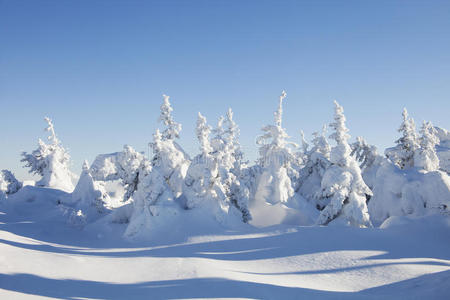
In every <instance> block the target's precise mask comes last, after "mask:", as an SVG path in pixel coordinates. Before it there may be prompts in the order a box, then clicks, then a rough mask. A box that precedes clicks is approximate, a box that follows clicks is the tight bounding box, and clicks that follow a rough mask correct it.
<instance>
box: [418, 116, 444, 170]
mask: <svg viewBox="0 0 450 300" xmlns="http://www.w3.org/2000/svg"><path fill="white" fill-rule="evenodd" d="M420 133H421V134H422V136H421V138H420V149H416V152H415V154H414V165H415V166H416V167H419V168H422V169H424V170H425V171H436V170H438V169H439V158H438V156H437V154H436V148H435V147H436V145H437V144H438V143H439V139H438V138H437V136H436V134H437V131H436V129H435V128H434V127H433V125H432V124H431V122H425V121H424V122H423V124H422V128H421V129H420Z"/></svg>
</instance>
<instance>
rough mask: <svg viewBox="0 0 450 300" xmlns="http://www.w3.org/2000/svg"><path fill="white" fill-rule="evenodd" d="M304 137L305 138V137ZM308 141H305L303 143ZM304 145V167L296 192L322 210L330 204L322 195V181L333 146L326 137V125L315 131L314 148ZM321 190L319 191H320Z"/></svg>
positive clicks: (328, 164)
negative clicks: (319, 130)
mask: <svg viewBox="0 0 450 300" xmlns="http://www.w3.org/2000/svg"><path fill="white" fill-rule="evenodd" d="M303 139H304V138H303ZM305 143H306V140H305V142H303V144H305ZM308 148H309V147H304V151H305V150H306V152H305V154H304V160H305V164H304V167H303V168H302V169H301V170H300V179H299V180H298V183H297V188H296V192H298V193H300V195H302V196H303V197H304V198H306V199H307V200H308V201H310V202H312V203H313V204H314V206H315V207H316V208H317V209H319V210H321V209H323V208H324V207H325V205H326V204H328V200H327V199H326V198H323V197H322V193H321V192H320V190H321V182H322V178H323V175H324V173H325V171H326V170H327V169H328V167H329V166H330V164H331V163H330V152H331V147H330V144H329V143H328V140H327V137H326V125H325V126H324V127H323V129H322V132H320V133H319V132H314V133H313V139H312V148H311V149H310V150H308ZM318 191H319V192H318Z"/></svg>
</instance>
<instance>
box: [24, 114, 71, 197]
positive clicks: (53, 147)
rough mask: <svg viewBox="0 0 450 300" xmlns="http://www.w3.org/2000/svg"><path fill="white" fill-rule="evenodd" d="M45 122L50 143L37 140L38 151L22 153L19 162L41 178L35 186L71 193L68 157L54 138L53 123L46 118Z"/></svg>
mask: <svg viewBox="0 0 450 300" xmlns="http://www.w3.org/2000/svg"><path fill="white" fill-rule="evenodd" d="M45 121H46V122H47V125H48V126H47V128H46V131H49V132H50V136H49V137H48V140H49V141H50V143H49V144H46V143H44V142H43V141H42V140H41V139H39V147H38V149H36V150H34V151H33V152H31V154H28V153H26V152H23V153H22V156H23V158H22V160H21V161H22V162H25V167H29V168H30V170H29V172H30V173H34V174H37V175H40V176H42V178H41V180H39V181H38V182H36V185H37V186H44V187H51V188H57V189H61V190H64V191H67V192H71V191H73V184H72V178H73V174H72V172H71V171H70V170H69V162H70V156H69V154H68V153H67V151H66V150H65V149H64V147H63V146H62V145H61V142H60V141H59V140H58V138H57V137H56V133H55V129H54V126H53V122H52V121H51V120H50V118H48V117H45Z"/></svg>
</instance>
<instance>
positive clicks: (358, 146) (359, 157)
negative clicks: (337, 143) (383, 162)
mask: <svg viewBox="0 0 450 300" xmlns="http://www.w3.org/2000/svg"><path fill="white" fill-rule="evenodd" d="M350 147H351V149H352V152H351V154H350V155H351V156H354V157H355V159H356V161H358V162H359V163H360V165H359V167H360V168H361V170H363V169H365V168H370V167H371V166H372V165H373V164H374V163H375V160H376V159H377V157H378V156H379V155H378V151H377V147H375V146H373V145H369V144H368V143H367V142H366V140H364V138H363V137H360V136H359V137H357V138H356V142H354V143H353V144H351V146H350Z"/></svg>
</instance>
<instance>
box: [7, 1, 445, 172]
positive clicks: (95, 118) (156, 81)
mask: <svg viewBox="0 0 450 300" xmlns="http://www.w3.org/2000/svg"><path fill="white" fill-rule="evenodd" d="M283 89H285V90H286V91H287V94H288V97H287V99H286V102H285V114H284V121H283V122H284V123H283V125H284V127H286V129H287V130H288V133H289V134H290V135H291V136H292V140H293V141H296V142H298V141H299V139H300V138H299V130H300V129H303V130H304V131H305V133H306V135H307V136H308V137H310V135H311V133H312V132H313V131H316V130H320V128H321V127H322V124H324V123H329V122H330V121H331V120H332V115H333V104H332V101H333V99H337V100H338V101H339V102H340V103H341V104H342V105H343V106H344V109H345V113H346V116H347V119H348V127H349V128H350V134H351V135H352V140H353V139H354V138H355V137H356V136H364V137H365V138H366V140H367V141H368V142H369V143H372V144H375V145H377V146H378V147H379V148H380V149H381V151H383V149H384V148H385V147H387V146H391V145H392V144H393V141H394V140H395V139H396V138H397V137H398V133H397V132H396V130H397V128H398V126H399V124H400V121H401V110H402V108H403V107H404V106H406V107H407V108H408V111H409V112H410V114H411V115H412V116H413V117H414V118H415V120H416V123H417V124H419V125H420V124H421V123H422V121H423V120H430V121H432V122H433V124H435V125H438V126H442V127H444V128H447V129H450V118H449V116H450V97H449V94H450V2H449V1H249V0H244V1H95V0H94V1H65V0H62V1H56V0H55V1H31V0H30V1H21V0H0V109H1V112H2V113H1V118H0V128H2V130H1V131H0V140H1V145H2V146H1V149H0V168H2V169H3V168H6V169H11V170H13V171H14V172H15V173H16V175H18V177H19V178H22V179H24V178H27V177H28V175H27V174H26V170H25V169H23V168H22V167H21V164H20V162H19V160H20V156H19V154H20V152H21V151H23V150H25V151H31V150H33V149H34V148H35V147H36V145H37V138H38V137H45V135H46V134H45V132H44V131H43V129H44V127H45V123H44V121H43V117H44V116H46V115H48V116H50V117H51V118H53V120H54V123H55V127H56V131H57V134H58V136H59V137H60V139H61V140H62V141H63V144H64V145H65V146H66V147H67V148H68V149H69V150H70V154H71V156H72V158H73V170H74V171H75V172H79V170H80V167H81V163H82V161H83V159H88V160H89V161H92V160H93V159H94V157H95V156H96V155H97V154H100V153H109V152H115V151H120V150H121V149H122V146H123V145H124V144H129V145H131V146H133V147H134V148H136V149H137V150H140V151H146V150H147V143H148V142H149V141H150V140H151V135H152V133H153V132H154V130H155V129H156V128H157V126H158V124H157V117H158V114H159V106H160V104H161V102H162V97H161V95H162V94H163V93H166V94H168V95H170V96H171V101H172V105H173V107H174V116H175V118H176V120H177V121H179V122H180V123H182V124H183V131H182V138H181V141H180V143H181V145H182V146H183V147H184V148H186V149H187V151H188V152H190V153H193V154H195V153H196V151H197V147H198V146H197V145H198V143H197V140H196V138H195V134H194V127H195V121H196V115H197V112H198V111H201V112H202V114H204V115H205V116H206V117H207V118H208V121H209V122H210V123H211V124H215V123H216V120H217V118H218V117H219V115H221V114H224V113H225V112H226V110H227V108H228V107H232V108H233V110H234V111H235V119H236V121H237V122H238V124H239V125H240V128H241V143H242V144H243V147H244V149H245V151H246V154H247V157H248V158H250V159H252V160H253V159H255V158H256V155H257V148H256V146H255V143H254V140H255V137H256V136H257V135H258V134H260V128H261V127H262V126H263V125H265V124H267V123H269V122H272V120H273V111H274V110H275V109H276V106H277V99H278V96H279V94H280V92H281V90H283Z"/></svg>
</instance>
